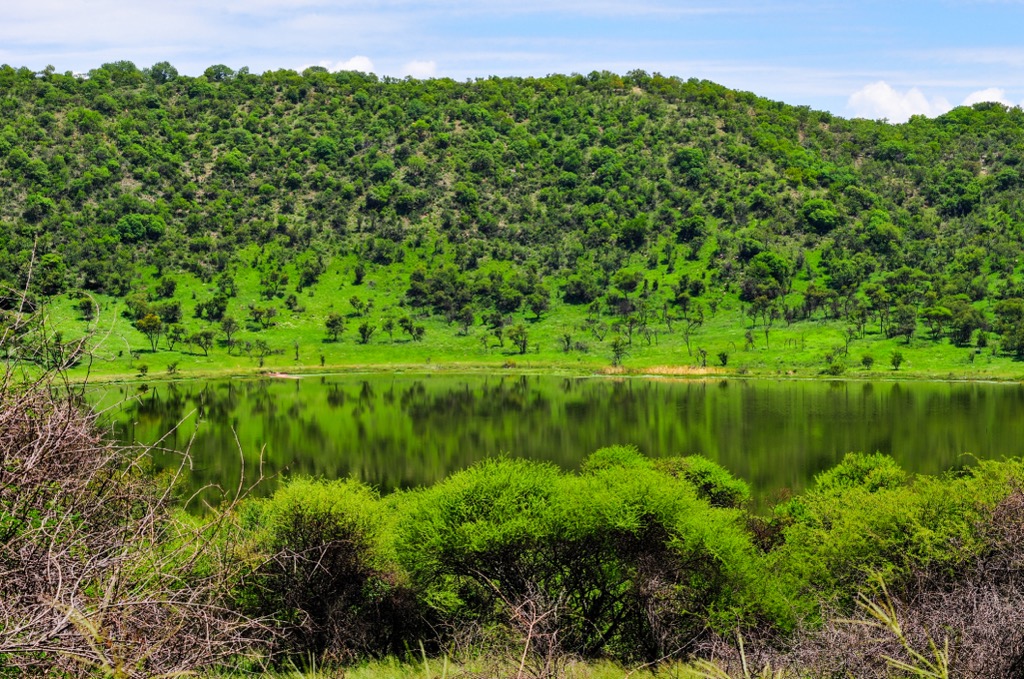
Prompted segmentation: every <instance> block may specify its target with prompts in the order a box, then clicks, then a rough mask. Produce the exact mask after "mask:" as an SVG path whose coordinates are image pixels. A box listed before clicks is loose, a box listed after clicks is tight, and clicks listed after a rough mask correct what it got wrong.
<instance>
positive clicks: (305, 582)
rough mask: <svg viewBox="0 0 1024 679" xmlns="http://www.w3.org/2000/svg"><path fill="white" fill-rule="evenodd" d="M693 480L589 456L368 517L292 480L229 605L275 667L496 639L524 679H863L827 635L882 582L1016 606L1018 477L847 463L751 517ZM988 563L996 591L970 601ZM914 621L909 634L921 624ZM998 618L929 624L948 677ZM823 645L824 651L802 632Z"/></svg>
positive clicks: (351, 490) (344, 494)
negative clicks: (564, 658)
mask: <svg viewBox="0 0 1024 679" xmlns="http://www.w3.org/2000/svg"><path fill="white" fill-rule="evenodd" d="M697 459H698V458H670V459H667V460H659V461H653V460H649V459H647V458H645V457H643V456H642V455H640V454H639V453H638V452H637V451H636V450H635V449H632V448H624V447H616V448H607V449H603V450H599V451H597V452H596V453H594V454H593V455H591V457H590V458H589V459H588V460H587V462H586V463H585V464H584V465H583V468H582V470H581V471H580V472H579V473H565V472H561V471H559V470H557V469H556V468H554V467H552V466H549V465H546V464H542V463H535V462H528V461H522V460H507V459H498V460H491V461H486V462H483V463H478V464H476V465H474V466H473V467H471V468H469V469H467V470H465V471H462V472H459V473H457V474H454V475H452V476H451V477H449V478H448V479H446V480H444V481H442V482H440V483H438V484H436V485H434V486H432V487H429V488H425V489H421V490H416V491H407V492H400V493H395V494H392V495H389V496H387V497H384V498H380V497H378V496H377V495H375V494H374V493H373V492H371V491H370V490H369V489H368V488H367V487H366V486H363V485H362V484H359V483H357V482H354V481H336V482H316V481H310V480H305V479H298V480H296V481H294V482H293V483H292V484H291V485H289V486H286V487H285V488H284V489H282V490H280V491H279V492H278V493H277V494H276V495H275V496H274V497H273V498H270V499H267V500H258V501H255V502H254V503H253V504H252V505H251V506H250V507H249V508H248V509H247V510H246V511H245V512H244V513H243V515H244V517H245V518H244V520H243V522H242V532H241V533H240V535H239V540H238V544H239V545H241V548H240V550H239V554H240V555H242V556H243V558H244V559H246V560H248V562H249V563H252V564H255V567H256V570H255V571H254V576H253V577H251V578H250V579H249V580H248V582H247V584H245V586H243V587H241V588H240V589H239V596H240V597H241V600H243V601H246V602H248V605H249V606H251V607H252V608H250V612H252V613H259V614H261V615H264V616H269V617H272V618H274V619H277V620H278V621H280V624H281V625H282V630H284V637H285V638H287V639H290V640H291V642H290V643H289V644H286V645H285V646H284V647H283V648H281V649H280V651H281V652H282V653H285V654H290V655H292V656H293V657H294V656H298V657H304V656H308V654H310V653H313V654H316V655H319V656H324V655H326V656H328V657H335V658H349V659H351V658H353V657H360V656H366V655H380V654H388V653H395V652H396V649H397V650H398V652H400V651H401V645H400V643H396V642H401V641H402V640H404V642H405V644H410V643H411V639H412V638H416V639H421V640H423V639H425V640H426V641H427V642H429V643H430V644H431V645H434V646H436V645H438V644H439V645H440V646H441V647H442V648H449V649H450V648H456V647H465V646H466V645H467V644H468V645H469V646H471V647H473V648H481V647H484V648H494V647H500V643H501V640H502V639H505V640H506V641H507V640H508V639H509V638H511V639H513V640H518V641H515V642H514V643H517V644H519V645H520V647H522V645H523V644H525V645H526V648H527V649H528V650H529V652H530V653H531V654H537V655H540V656H542V657H550V656H552V655H564V654H570V655H573V656H577V657H580V656H582V657H589V658H594V657H606V656H611V657H614V658H617V659H619V660H622V661H631V662H637V661H641V660H648V661H652V660H657V659H659V658H665V657H694V656H697V657H699V656H701V655H703V654H706V653H708V652H709V649H710V648H714V647H715V643H717V642H720V640H721V639H722V638H728V637H729V636H731V635H733V634H734V633H735V631H736V630H737V629H738V630H742V631H743V632H742V633H744V634H747V635H754V636H757V637H759V638H761V639H768V640H771V641H770V642H769V645H768V646H767V648H772V647H773V648H774V650H773V651H772V653H774V654H775V656H776V658H777V662H786V663H791V664H795V666H797V667H801V668H802V669H803V670H804V671H812V673H813V671H818V670H821V668H823V667H831V668H832V669H830V670H828V672H832V673H835V672H839V673H844V672H850V671H853V672H860V671H864V667H863V666H859V665H858V664H857V663H862V662H866V661H865V660H864V657H863V656H865V655H866V656H869V657H870V655H871V654H870V652H869V650H868V649H869V648H871V644H872V643H876V642H870V643H869V642H868V641H866V640H863V639H860V640H858V641H856V643H857V644H859V645H860V646H859V647H858V648H857V649H856V652H855V653H852V654H851V652H850V649H849V648H846V647H845V645H848V644H849V643H853V638H854V637H855V636H856V633H855V632H850V630H849V629H844V628H842V624H841V623H837V622H836V619H837V618H843V617H848V616H851V615H854V614H856V613H857V607H856V606H855V601H856V599H857V597H858V596H859V595H861V594H865V593H867V594H868V595H869V596H874V595H877V594H878V593H879V592H878V589H877V588H878V583H879V582H885V583H887V585H888V587H889V591H890V592H893V593H895V594H896V595H898V596H907V595H908V593H911V592H913V594H914V597H919V598H920V599H921V600H922V601H926V600H928V599H934V598H935V597H936V596H945V597H947V599H949V600H950V601H954V600H955V603H953V604H949V605H951V606H956V607H959V606H961V605H966V602H965V601H964V599H966V598H970V597H972V596H973V597H979V596H981V595H988V594H990V593H991V591H992V590H993V588H994V589H995V591H998V592H999V594H998V596H999V597H1002V598H1004V599H1006V601H1008V602H1010V601H1017V600H1019V599H1020V593H1019V591H1018V587H1017V585H1016V584H1015V583H1016V582H1017V577H1018V575H1019V574H1020V566H1019V564H1018V565H1016V566H1008V567H1007V566H1005V562H1006V561H1007V559H1010V558H1013V557H1011V556H1010V554H1011V553H1012V554H1017V553H1018V551H1019V550H1020V549H1021V548H1024V543H1021V541H1020V537H1021V536H1020V530H1019V525H1017V526H1016V527H1015V524H1014V519H1013V518H1011V517H1012V514H1013V512H1016V511H1018V509H1019V506H1020V502H1021V500H1020V493H1019V491H1018V490H1016V489H1017V488H1018V487H1019V484H1020V482H1021V480H1022V479H1024V466H1022V465H1021V463H1020V462H1019V461H1008V462H999V463H993V462H986V463H981V464H979V465H978V466H977V467H975V468H973V469H971V470H969V471H965V472H962V473H960V474H959V475H956V476H949V477H945V478H936V477H917V478H914V477H910V476H908V475H907V474H906V473H905V472H903V471H902V470H901V469H899V467H898V466H896V465H895V464H894V462H893V461H892V460H891V459H890V458H887V457H884V456H881V455H860V454H856V455H854V454H851V455H849V456H847V458H846V459H845V460H844V461H843V462H842V463H841V464H840V465H838V466H837V467H835V468H833V469H831V470H829V471H827V472H825V473H823V474H821V475H820V476H819V477H818V479H817V482H816V485H815V487H814V488H812V489H811V490H810V491H808V492H807V493H805V494H802V495H800V496H797V497H794V498H792V499H790V500H788V501H787V502H784V503H782V504H780V505H778V506H777V507H776V508H775V509H774V511H773V512H772V513H771V515H770V516H767V517H766V516H759V515H757V514H753V513H749V512H748V510H747V509H746V508H745V507H744V506H743V503H744V491H745V487H744V484H743V483H742V482H740V481H737V480H736V479H734V478H732V477H731V476H730V475H729V474H728V472H726V471H725V470H724V469H722V468H720V467H717V466H716V465H714V464H713V463H711V462H709V461H707V460H700V462H699V463H696V462H695V460H697ZM680 469H683V470H688V469H697V470H699V472H698V473H697V474H696V475H687V474H685V473H679V470H680ZM723 498H733V499H734V500H735V501H737V502H739V503H740V505H739V506H733V505H730V504H729V503H727V502H722V500H723ZM716 504H718V505H719V506H715V505H716ZM1018 518H1019V517H1018ZM1007 531H1009V533H1008V532H1007ZM995 562H999V563H1002V564H1004V568H1008V570H1004V571H1000V573H999V574H995V573H990V574H989V575H988V576H987V579H986V581H985V582H984V583H983V585H979V584H978V582H977V581H976V580H974V578H976V577H977V574H978V573H979V572H981V571H982V570H984V564H986V563H995ZM982 586H983V587H984V588H986V589H984V591H982V590H981V589H979V587H982ZM951 592H956V596H955V597H951V594H950V593H951ZM1007 597H1008V598H1007ZM914 605H915V604H912V603H908V604H907V610H906V614H907V615H910V616H914V615H919V614H920V613H921V612H920V611H919V610H917V609H915V608H914ZM986 605H989V604H986ZM1003 608H1006V607H1003ZM1012 608H1013V607H1012V606H1010V607H1009V609H1007V610H1001V609H1000V608H999V607H996V608H993V609H992V610H983V611H980V612H978V611H976V612H975V613H972V614H971V615H967V614H966V613H965V612H964V611H962V610H960V609H959V608H949V609H947V610H943V608H942V606H941V605H940V606H938V607H937V608H936V609H934V610H930V611H927V613H928V615H929V616H930V621H929V622H930V624H934V625H939V626H941V627H943V628H949V629H953V628H954V627H958V628H961V629H965V628H966V627H970V626H971V625H975V627H976V628H977V629H975V630H974V631H973V632H971V634H977V635H979V638H978V639H969V638H968V639H955V640H953V641H955V642H956V643H958V644H961V646H960V648H961V649H962V650H961V652H960V656H959V662H961V663H962V664H963V665H964V666H967V665H970V664H973V663H976V662H982V663H984V662H985V659H984V658H979V657H975V656H974V655H972V653H973V651H972V649H974V648H980V647H984V645H985V644H986V643H988V642H987V641H985V640H984V639H983V638H982V637H985V635H989V634H992V633H995V632H997V631H999V630H993V629H986V628H985V625H986V624H988V625H992V624H994V623H992V622H991V619H992V618H998V619H999V620H1001V622H1000V623H999V624H1001V625H1007V624H1009V625H1011V626H1012V625H1015V624H1016V623H1015V622H1014V621H1015V620H1017V618H1015V617H1014V616H1013V613H1012ZM996 614H998V615H996ZM1000 615H1001V616H1003V617H1002V618H999V616H1000ZM1007 616H1008V617H1007ZM1011 618H1012V620H1011ZM979 620H981V622H979ZM985 620H988V622H985ZM837 624H838V625H839V627H840V631H837V632H835V633H834V634H833V635H832V636H831V638H826V639H825V641H822V637H821V636H820V632H819V630H820V629H821V628H822V627H823V626H824V627H825V628H827V629H828V628H834V626H835V625H837ZM848 626H849V625H848V624H847V627H848ZM908 629H909V628H908ZM1016 629H1017V632H1014V633H1009V636H1005V637H1004V642H1005V645H1006V647H1005V649H1003V650H1000V651H999V652H998V655H999V656H1000V657H999V659H998V661H997V660H996V659H995V657H994V656H993V657H990V658H989V663H990V666H991V667H992V668H996V667H997V666H999V667H1003V668H1004V669H1005V665H1002V664H1000V663H1012V662H1018V661H1020V660H1021V659H1022V658H1024V656H1021V655H1019V654H1018V655H1013V654H1014V653H1018V651H1014V650H1012V649H1014V648H1016V649H1020V650H1022V651H1024V649H1022V646H1021V645H1022V644H1024V637H1020V635H1019V626H1018V627H1017V628H1016ZM339 630H344V631H345V633H344V634H337V631H339ZM934 631H935V630H932V632H934ZM927 633H928V631H927V629H926V630H925V631H924V632H923V633H922V634H927ZM1000 633H1001V632H1000ZM325 635H326V636H325ZM851 635H852V636H851ZM936 638H937V637H936ZM369 640H376V642H375V643H369V644H368V643H367V642H368V641H369ZM324 641H327V642H328V643H326V644H325V643H324ZM887 652H889V651H888V650H887ZM879 658H880V656H877V657H875V658H873V659H871V660H870V662H871V663H876V664H877V661H878V660H879ZM844 662H845V663H849V664H847V665H843V664H842V663H844ZM882 669H884V664H883V665H882ZM828 672H826V674H827V675H828V676H833V674H828ZM813 676H819V675H818V674H813ZM822 676H825V675H822ZM986 676H989V675H986ZM990 676H998V671H997V672H995V673H994V674H991V675H990Z"/></svg>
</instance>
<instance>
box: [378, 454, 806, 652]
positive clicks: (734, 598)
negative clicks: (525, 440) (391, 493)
mask: <svg viewBox="0 0 1024 679" xmlns="http://www.w3.org/2000/svg"><path fill="white" fill-rule="evenodd" d="M398 508H399V513H400V518H399V520H398V524H397V526H396V528H397V543H396V547H397V553H398V558H399V561H400V562H401V563H402V564H403V566H405V567H406V568H407V569H408V571H409V572H410V574H411V577H412V579H413V582H414V584H415V586H416V587H417V588H418V589H419V591H420V592H421V595H422V597H423V600H424V601H425V603H426V604H427V605H429V606H430V607H431V608H432V609H433V610H435V611H436V612H437V614H439V615H440V616H441V617H442V618H443V619H445V620H448V621H450V623H451V624H455V625H456V626H458V625H461V624H465V623H467V622H468V621H474V622H476V623H480V624H483V625H485V626H486V625H511V626H512V627H513V628H514V629H517V630H518V631H519V632H520V633H526V632H527V630H526V628H525V626H526V623H532V626H530V633H531V634H534V635H537V636H538V638H540V637H543V638H546V639H548V640H549V642H550V643H555V642H554V641H552V640H557V643H558V645H559V647H560V649H561V650H565V651H569V652H573V653H579V654H583V655H595V654H600V653H612V654H614V655H617V656H620V657H634V656H640V657H648V658H656V657H659V656H660V655H663V654H664V653H667V652H670V651H673V650H676V649H678V648H680V647H681V646H685V645H687V644H688V643H692V642H693V641H694V640H696V639H697V638H699V637H700V636H701V635H702V634H704V633H706V631H707V630H708V629H722V628H730V627H731V626H733V625H734V624H735V623H736V621H737V620H745V621H755V620H761V619H764V618H768V619H771V620H772V622H773V623H775V624H781V625H785V624H786V623H787V620H788V608H787V605H786V604H785V602H784V600H783V597H782V596H781V595H780V594H779V593H777V592H776V591H774V590H773V589H771V588H770V587H769V586H767V583H766V581H765V580H764V578H763V577H762V573H763V572H764V571H763V569H762V568H760V567H759V564H760V559H761V557H760V556H759V555H758V554H757V552H756V550H755V549H754V547H753V545H752V543H751V540H750V537H749V535H748V534H747V533H746V531H745V530H744V527H743V522H742V516H741V513H740V512H738V511H735V510H728V509H720V508H715V507H711V506H710V505H709V504H708V503H707V502H706V501H704V500H702V499H700V498H698V497H697V496H696V493H695V491H694V490H693V488H692V487H691V485H690V484H689V483H680V482H678V481H677V480H676V479H673V478H672V477H671V476H668V475H666V474H663V473H660V472H658V471H656V470H654V469H653V468H652V466H651V465H650V463H649V462H646V461H645V460H644V459H643V458H641V457H640V456H639V455H638V454H636V452H635V451H632V450H631V449H624V448H612V449H605V450H603V451H599V452H598V453H596V454H595V455H594V456H593V458H592V459H591V460H589V461H588V463H587V464H586V465H585V471H584V473H583V474H581V475H571V474H564V473H562V472H560V471H559V470H558V469H556V468H554V467H552V466H550V465H545V464H538V463H533V462H524V461H520V460H504V459H502V460H494V461H489V462H485V463H482V464H479V465H476V466H474V467H472V468H470V469H467V470H465V471H463V472H460V473H458V474H455V475H453V476H451V477H449V478H448V479H446V480H445V481H444V482H442V483H440V484H438V485H437V486H434V487H433V488H430V489H427V490H424V491H420V492H418V493H414V494H409V495H407V496H405V497H404V498H403V500H402V502H401V503H400V504H399V506H398ZM538 629H546V630H547V636H544V635H542V634H540V632H538Z"/></svg>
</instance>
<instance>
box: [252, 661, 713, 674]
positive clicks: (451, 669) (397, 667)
mask: <svg viewBox="0 0 1024 679" xmlns="http://www.w3.org/2000/svg"><path fill="white" fill-rule="evenodd" d="M517 669H518V668H517V666H516V665H515V663H513V659H512V658H511V656H510V657H509V658H484V659H479V660H474V661H469V662H462V663H454V662H453V663H449V662H447V661H446V660H445V659H444V658H430V659H428V660H427V661H426V662H424V661H422V660H420V661H416V662H414V661H401V660H398V659H396V658H386V659H383V660H374V661H371V662H366V663H361V664H358V665H349V666H339V667H320V668H317V669H309V670H305V671H299V670H296V671H291V672H287V671H282V672H278V673H272V674H267V675H264V676H266V677H268V678H271V679H336V678H337V677H345V679H459V678H465V677H489V676H507V677H515V676H516V670H517ZM559 670H560V673H559V674H558V676H559V677H560V678H562V679H625V678H626V677H629V678H630V679H656V678H657V679H703V678H704V677H706V676H707V674H706V673H705V672H701V671H699V670H697V669H695V668H693V667H691V666H689V665H684V664H682V663H677V662H673V663H663V664H660V665H655V666H651V667H625V666H623V665H620V664H618V663H615V662H611V661H587V662H583V661H575V660H567V661H564V662H563V663H561V664H560V665H559ZM524 676H532V675H529V674H526V675H524Z"/></svg>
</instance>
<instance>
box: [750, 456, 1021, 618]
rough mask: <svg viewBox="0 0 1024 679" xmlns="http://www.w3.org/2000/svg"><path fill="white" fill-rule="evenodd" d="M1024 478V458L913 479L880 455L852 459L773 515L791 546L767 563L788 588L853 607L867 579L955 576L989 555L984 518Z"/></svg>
mask: <svg viewBox="0 0 1024 679" xmlns="http://www.w3.org/2000/svg"><path fill="white" fill-rule="evenodd" d="M1014 478H1015V479H1020V478H1024V466H1022V463H1021V462H1019V461H1015V462H1007V463H989V462H986V463H981V464H979V466H978V467H977V468H974V469H972V470H970V471H969V472H965V473H963V474H962V475H960V476H956V477H948V478H937V477H916V478H909V477H908V476H907V475H906V473H905V472H903V470H901V469H900V468H899V467H898V466H897V465H896V464H895V462H893V461H892V460H891V459H889V458H887V457H885V456H883V455H877V454H876V455H848V456H847V457H846V458H845V459H844V460H843V462H842V463H841V464H839V465H838V466H837V467H836V468H834V469H832V470H830V471H828V472H825V473H824V474H821V475H820V476H819V477H818V478H817V482H816V486H815V487H814V488H813V489H812V490H810V491H808V492H807V493H805V494H804V495H802V496H800V497H799V498H796V499H794V500H792V501H790V502H788V503H786V504H785V505H783V506H781V507H779V508H778V509H777V513H778V516H779V517H780V519H781V520H782V521H783V522H784V523H785V524H787V525H786V527H785V528H784V530H783V538H784V542H785V544H784V545H783V546H782V547H780V548H779V549H777V550H776V551H775V552H774V553H773V554H772V555H771V557H770V560H771V561H772V562H773V563H774V564H775V566H774V567H775V568H776V569H777V570H778V572H779V573H780V576H781V577H784V578H785V577H789V576H793V577H795V578H796V580H797V581H798V582H797V583H793V584H792V586H794V587H799V588H801V589H803V590H804V591H808V592H815V594H816V596H818V597H820V599H821V600H822V601H824V602H829V601H834V602H836V603H837V604H838V606H839V607H840V609H841V610H844V609H848V608H849V606H850V604H851V602H852V601H853V597H854V596H855V594H856V592H857V591H858V590H860V589H861V588H863V587H865V586H866V584H867V582H868V580H869V577H868V576H869V575H870V574H872V573H877V574H880V575H881V576H883V577H884V578H885V580H886V582H888V583H889V584H890V585H892V586H893V587H895V588H896V589H897V591H898V590H899V588H900V587H902V586H904V585H906V584H907V583H908V582H909V580H910V578H911V576H912V575H913V573H915V572H919V571H921V570H924V569H929V570H932V571H934V572H938V573H955V572H957V570H958V569H960V568H961V567H962V565H963V564H964V563H966V562H967V561H968V560H970V559H972V558H974V557H976V556H977V555H978V554H979V553H980V552H981V551H982V550H983V549H984V545H985V540H984V538H983V535H982V532H981V530H980V528H979V526H980V525H981V522H982V519H983V518H984V516H986V515H987V513H988V512H990V510H991V508H992V507H993V506H995V505H996V504H998V502H999V501H1000V500H1001V499H1002V498H1004V497H1005V496H1006V495H1007V494H1008V493H1009V492H1010V490H1011V488H1012V487H1013V484H1012V483H1011V481H1010V480H1011V479H1014Z"/></svg>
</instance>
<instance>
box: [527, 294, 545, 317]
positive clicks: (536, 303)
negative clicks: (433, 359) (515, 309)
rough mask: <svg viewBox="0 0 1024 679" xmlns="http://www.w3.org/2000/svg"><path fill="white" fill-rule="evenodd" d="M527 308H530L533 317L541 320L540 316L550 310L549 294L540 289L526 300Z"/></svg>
mask: <svg viewBox="0 0 1024 679" xmlns="http://www.w3.org/2000/svg"><path fill="white" fill-rule="evenodd" d="M526 304H527V306H529V307H530V311H532V312H533V315H534V316H535V317H536V318H537V320H540V315H541V314H542V313H544V312H545V311H547V310H548V307H549V306H550V303H549V302H548V293H547V291H546V290H544V289H543V288H540V287H538V288H537V289H536V290H534V291H533V293H532V294H531V295H530V296H529V297H528V298H527V299H526Z"/></svg>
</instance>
